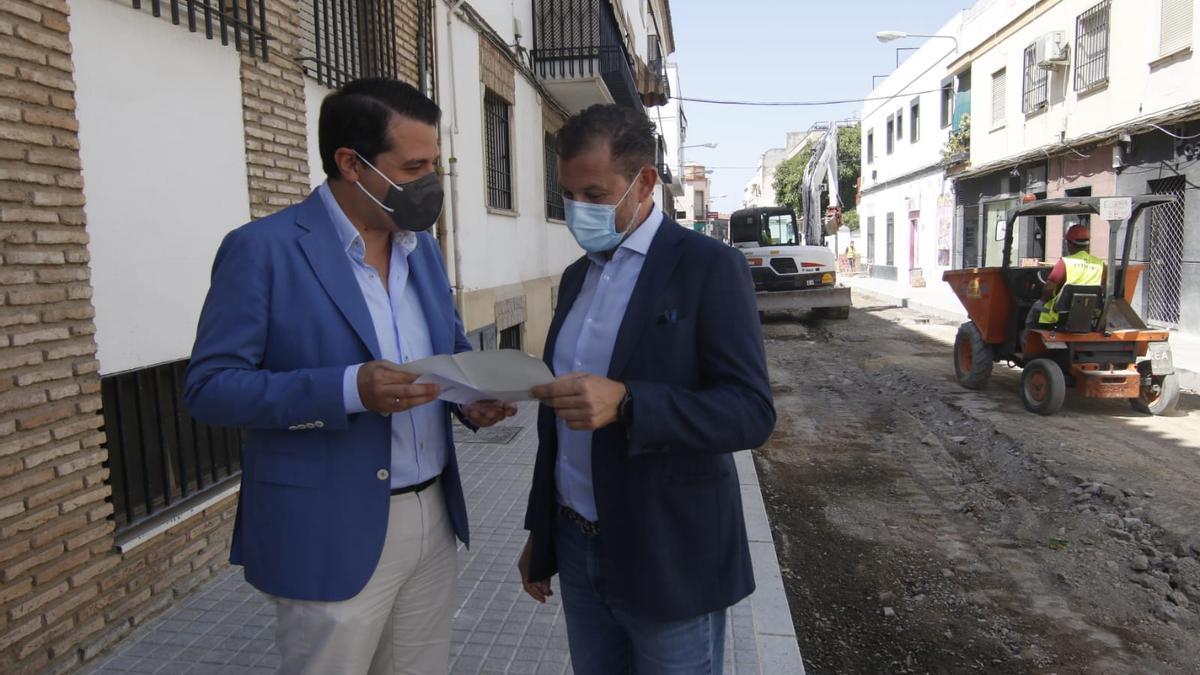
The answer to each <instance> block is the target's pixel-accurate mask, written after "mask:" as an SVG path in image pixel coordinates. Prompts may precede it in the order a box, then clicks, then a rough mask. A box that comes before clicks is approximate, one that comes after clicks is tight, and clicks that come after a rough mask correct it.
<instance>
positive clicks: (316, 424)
mask: <svg viewBox="0 0 1200 675" xmlns="http://www.w3.org/2000/svg"><path fill="white" fill-rule="evenodd" d="M313 426H314V427H316V428H318V429H324V428H325V423H324V422H322V421H321V420H317V421H316V422H313Z"/></svg>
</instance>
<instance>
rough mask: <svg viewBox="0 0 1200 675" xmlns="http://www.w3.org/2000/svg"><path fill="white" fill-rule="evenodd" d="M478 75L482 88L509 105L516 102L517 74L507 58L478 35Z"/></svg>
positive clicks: (489, 41) (487, 40)
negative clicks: (496, 95) (485, 88)
mask: <svg viewBox="0 0 1200 675" xmlns="http://www.w3.org/2000/svg"><path fill="white" fill-rule="evenodd" d="M479 74H480V79H481V80H482V81H483V86H485V87H487V88H488V89H491V90H492V91H493V92H495V93H497V94H499V95H500V97H501V98H503V99H504V100H506V101H508V102H509V103H512V104H516V102H517V74H516V69H514V68H513V65H512V62H511V61H509V60H508V56H507V55H505V54H504V53H503V52H501V51H500V50H499V49H498V48H497V47H496V46H495V45H494V44H492V41H491V40H489V39H487V38H486V37H484V35H483V34H480V35H479Z"/></svg>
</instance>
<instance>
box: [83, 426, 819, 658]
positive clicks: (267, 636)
mask: <svg viewBox="0 0 1200 675" xmlns="http://www.w3.org/2000/svg"><path fill="white" fill-rule="evenodd" d="M535 413H536V408H535V407H533V406H528V405H527V406H524V407H523V409H522V412H521V414H520V415H519V416H518V417H517V418H515V419H514V420H512V421H511V422H510V424H512V425H513V426H519V427H523V428H522V430H521V431H519V432H518V433H517V435H516V436H515V438H513V439H512V441H511V442H510V443H508V444H506V445H500V444H495V443H464V444H462V445H461V446H459V460H460V465H461V469H462V475H463V483H464V488H465V490H466V492H467V498H468V511H469V513H470V518H471V526H472V532H473V536H474V540H473V546H472V548H471V549H469V550H468V549H465V548H463V547H462V546H461V545H460V547H459V565H460V575H459V587H458V590H457V598H458V599H459V609H458V612H457V614H456V616H455V620H454V627H453V628H454V630H453V634H452V645H453V650H452V657H451V663H452V666H451V672H452V673H453V674H454V675H463V674H470V675H475V674H477V673H481V672H505V673H518V674H526V675H528V674H529V673H552V674H553V675H563V674H564V673H569V672H571V670H570V664H569V652H568V649H567V641H566V624H565V619H564V618H563V614H562V607H561V604H560V601H559V598H558V597H555V598H553V599H552V601H551V602H549V603H547V604H546V605H539V604H537V603H534V602H533V601H532V600H531V599H529V598H528V597H527V596H526V595H525V594H524V593H523V592H522V591H521V588H520V585H519V583H518V580H517V576H516V572H515V569H514V565H515V561H516V559H517V557H518V556H519V555H520V552H521V549H522V547H523V546H524V543H525V536H526V535H525V532H524V531H523V529H522V521H523V518H524V510H525V502H526V499H527V496H528V489H529V487H528V486H529V481H530V478H531V476H532V473H533V460H534V457H535V455H536V443H537V435H536V431H535V430H534V428H533V423H534V420H535ZM735 461H736V463H737V467H738V475H739V479H740V482H741V484H742V485H743V490H742V493H743V501H744V502H745V503H746V504H747V508H746V511H747V527H748V530H749V532H750V533H751V538H752V539H753V540H755V549H754V551H753V554H754V556H755V571H756V576H757V577H758V578H759V588H760V591H759V593H758V594H757V595H756V596H754V597H753V598H751V599H750V600H749V601H747V602H743V603H741V604H739V605H738V606H736V607H733V608H731V609H730V612H729V625H728V628H727V634H728V636H729V639H728V643H727V645H726V663H727V664H729V667H728V669H727V672H728V673H731V675H760V673H771V674H772V675H774V673H775V672H776V671H775V670H772V669H770V668H768V667H766V665H765V664H766V663H767V660H766V658H764V656H769V657H770V658H771V663H772V664H780V667H781V668H785V670H780V671H778V672H780V673H781V674H783V673H789V674H790V673H792V672H797V671H795V670H786V668H787V667H790V666H787V665H786V664H787V663H789V662H787V659H788V658H791V656H793V655H791V654H790V652H788V650H787V643H786V641H778V640H767V641H765V642H764V636H763V635H761V634H756V632H755V631H756V629H757V630H758V631H759V632H760V633H761V632H762V631H763V628H764V626H763V625H761V624H763V623H764V622H765V623H766V624H768V625H767V627H768V628H771V630H770V631H767V632H768V633H770V632H777V631H782V630H784V627H783V624H782V623H781V621H782V618H783V616H784V614H785V613H786V609H787V603H786V599H784V596H783V591H782V584H779V585H778V588H775V589H770V588H764V584H763V580H764V578H766V580H767V581H768V582H771V581H774V579H773V578H772V577H771V575H770V574H768V575H766V577H764V576H763V575H762V574H761V573H760V572H759V568H760V564H764V563H765V564H768V566H769V565H770V564H774V565H775V568H774V573H775V574H777V573H778V572H777V570H778V564H777V562H776V561H775V559H774V549H773V548H772V547H770V541H771V540H770V529H769V527H768V524H767V522H766V512H765V509H763V508H762V497H761V493H759V491H758V489H757V485H758V478H757V474H756V472H755V471H754V464H753V460H752V458H751V457H750V453H748V452H743V453H737V455H735ZM764 546H765V548H763V547H764ZM768 550H769V553H770V559H769V560H767V561H760V560H759V558H760V557H763V556H764V555H765V554H766V553H767V552H768ZM787 618H788V619H789V620H790V615H788V617H787ZM756 619H759V620H757V621H756ZM774 619H779V620H780V621H778V622H777V621H775V620H774ZM274 621H275V607H274V605H273V604H272V603H271V602H270V601H269V600H268V599H267V598H266V596H264V595H262V594H261V593H259V592H257V591H255V590H254V589H252V588H251V587H250V586H249V585H248V584H246V582H245V581H244V579H243V575H242V572H241V570H240V569H230V570H228V571H226V572H223V573H221V574H219V575H217V576H216V577H214V578H213V580H212V581H210V582H209V583H208V584H207V585H205V586H203V587H201V588H200V589H199V590H198V591H197V592H196V593H195V594H194V595H193V596H191V597H190V598H187V599H186V600H184V601H183V602H182V603H181V604H180V605H179V606H177V607H176V608H174V609H172V610H169V611H168V613H167V614H166V615H165V616H164V617H162V618H161V619H159V620H158V622H157V623H153V624H150V625H149V626H146V627H143V628H142V629H141V630H139V631H138V632H137V633H135V634H134V636H132V637H131V638H129V639H127V640H126V642H125V643H124V644H121V645H119V646H118V648H117V650H116V651H115V653H114V655H113V656H112V657H111V658H109V659H108V660H107V661H105V662H104V664H103V666H100V665H97V666H94V667H93V670H92V671H90V672H93V673H125V672H133V671H132V668H133V667H135V666H136V667H138V668H141V669H143V670H150V669H154V670H157V671H158V672H169V673H171V675H176V674H177V673H178V674H182V673H185V672H187V673H191V672H196V673H221V674H222V675H225V674H226V673H249V672H258V671H261V672H273V670H274V668H277V667H278V664H279V655H278V653H277V652H276V651H275V650H274ZM787 625H788V626H790V623H789V624H787ZM767 637H770V636H769V635H768V636H767ZM764 644H765V647H764ZM791 644H792V645H793V646H794V645H795V640H794V638H793V639H792V640H791ZM764 649H766V650H767V651H766V652H764ZM795 652H796V653H795V654H794V657H795V660H796V663H799V655H798V649H795ZM168 655H169V656H168ZM164 657H166V658H164ZM800 667H801V668H802V666H800ZM799 672H802V670H801V671H799Z"/></svg>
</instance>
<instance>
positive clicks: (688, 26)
mask: <svg viewBox="0 0 1200 675" xmlns="http://www.w3.org/2000/svg"><path fill="white" fill-rule="evenodd" d="M972 4H973V2H972V0H912V1H911V2H901V1H898V0H832V1H829V0H827V1H820V0H737V2H728V0H675V2H672V3H671V18H672V20H673V21H674V27H675V42H676V51H675V54H674V55H673V56H672V59H673V60H674V61H675V62H676V63H678V64H679V77H680V84H681V87H680V88H681V89H682V95H683V96H685V97H694V98H710V99H733V100H774V101H779V100H787V101H807V100H825V99H851V98H863V97H865V96H866V95H867V94H868V93H869V92H870V90H871V76H872V75H886V74H889V73H890V72H891V71H892V70H894V69H895V65H896V47H918V46H920V45H921V42H922V41H921V40H920V39H917V38H911V39H907V40H900V41H896V42H891V43H888V44H881V43H880V42H878V41H877V40H876V39H875V32H876V31H880V30H901V31H906V32H910V33H933V32H936V31H937V29H938V28H940V27H941V26H942V25H943V24H945V23H946V21H947V20H949V19H950V17H951V16H952V15H953V14H954V13H955V12H957V11H958V10H960V9H965V8H967V7H970V6H971V5H972ZM910 53H911V52H902V53H901V58H903V57H905V56H907V55H908V54H910ZM672 94H675V95H678V92H672ZM683 105H684V114H685V115H686V116H687V119H688V132H687V133H688V137H687V144H688V145H696V144H701V143H710V142H712V143H717V148H716V149H713V150H710V149H707V148H688V149H687V150H685V151H684V158H685V160H686V161H687V162H696V163H702V164H705V165H706V166H710V167H713V169H714V172H713V174H712V176H710V178H712V181H713V188H712V194H713V196H714V197H718V199H714V200H713V203H714V205H715V206H716V208H717V209H718V210H720V211H732V210H733V209H735V208H737V207H739V206H741V203H742V190H743V188H744V187H745V185H746V181H747V180H748V179H749V178H750V176H751V175H753V173H754V170H753V167H754V166H755V165H756V164H757V163H758V160H759V158H760V157H761V155H762V153H763V151H765V150H766V149H768V148H772V147H779V146H782V145H783V142H784V135H785V134H786V133H787V132H788V131H803V130H805V129H808V127H809V126H810V125H811V124H812V123H813V122H817V121H822V120H831V119H845V118H847V117H851V116H854V117H857V116H858V115H859V113H860V112H861V110H862V104H861V103H853V104H847V105H835V106H824V107H812V108H754V107H743V106H717V105H709V104H703V103H694V102H686V101H685V102H684V104H683ZM722 167H750V168H722ZM721 195H727V196H726V197H725V198H723V199H720V198H719V197H720V196H721Z"/></svg>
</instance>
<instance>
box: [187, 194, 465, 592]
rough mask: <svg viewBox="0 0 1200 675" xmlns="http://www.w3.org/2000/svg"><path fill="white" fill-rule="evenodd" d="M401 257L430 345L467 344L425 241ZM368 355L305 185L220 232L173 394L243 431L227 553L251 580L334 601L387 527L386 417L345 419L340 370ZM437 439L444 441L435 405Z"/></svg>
mask: <svg viewBox="0 0 1200 675" xmlns="http://www.w3.org/2000/svg"><path fill="white" fill-rule="evenodd" d="M417 236H418V238H419V245H418V246H417V248H416V250H414V251H413V252H412V253H411V254H410V256H409V269H410V281H409V283H412V284H413V285H414V286H415V287H416V289H417V293H418V295H419V297H420V299H421V308H422V309H423V310H424V313H425V319H426V323H427V324H428V327H429V335H430V338H431V342H432V343H433V348H434V351H435V352H436V353H438V354H449V353H455V352H461V351H466V350H469V349H470V344H469V343H468V342H467V339H466V336H465V335H464V334H463V328H462V323H461V321H459V318H458V314H457V312H456V311H455V309H454V304H453V301H452V299H451V293H450V286H449V283H448V282H447V280H446V272H445V269H444V267H443V265H442V259H441V254H440V252H439V251H438V247H437V242H436V241H435V240H434V238H433V237H432V236H430V235H429V234H426V233H421V234H419V235H417ZM379 358H380V351H379V344H378V340H377V339H376V337H375V329H374V327H373V324H372V322H371V315H370V312H369V310H368V309H367V305H366V301H365V300H364V299H363V295H362V290H361V289H360V288H359V286H358V282H357V281H356V280H355V278H354V273H353V271H352V269H351V267H350V262H349V260H348V258H347V257H346V252H345V248H344V246H343V245H342V242H341V240H340V239H339V238H338V236H337V232H336V230H335V229H334V224H333V222H332V221H331V220H330V218H329V215H328V212H327V211H326V209H325V206H324V204H323V203H322V202H321V198H320V196H319V195H317V194H316V193H315V192H314V193H313V194H312V195H311V196H309V198H308V199H306V200H305V201H303V202H302V203H300V204H297V205H295V206H292V207H289V208H287V209H284V210H282V211H280V212H278V213H275V214H272V215H270V216H268V217H266V218H263V219H262V220H258V221H255V222H252V223H250V224H248V225H245V226H243V227H241V228H239V229H237V230H234V231H233V232H231V233H230V234H229V235H228V236H227V237H226V238H225V241H224V242H223V243H222V244H221V247H220V249H219V251H218V252H217V257H216V262H215V263H214V265H213V273H212V286H211V288H210V289H209V292H208V298H207V299H206V300H205V302H204V309H203V311H202V312H201V315H200V325H199V329H198V331H197V335H196V345H195V348H194V349H193V351H192V359H191V363H190V365H189V366H188V370H187V377H186V384H185V391H184V398H185V401H186V403H187V406H188V408H189V410H190V411H191V414H192V415H193V416H194V417H195V418H196V419H199V420H201V421H203V422H207V423H208V424H213V425H219V426H227V427H240V428H241V429H243V430H244V432H245V433H244V445H243V450H242V489H241V495H240V499H239V501H238V510H237V520H236V524H235V527H234V532H233V545H232V553H231V562H233V563H234V564H237V565H243V566H245V572H246V580H247V581H249V582H250V583H251V584H253V585H254V586H255V587H256V588H258V589H260V590H262V591H264V592H266V593H270V594H272V595H277V596H281V597H285V598H294V599H299V600H322V601H337V600H345V599H347V598H351V597H353V596H355V595H357V594H358V592H359V591H361V590H362V589H363V587H364V586H365V585H366V583H367V581H368V580H369V579H370V577H371V574H372V573H373V572H374V571H375V567H376V564H377V563H378V561H379V556H380V553H381V551H382V550H383V540H384V536H385V534H386V532H387V521H388V501H389V499H390V490H391V483H390V480H388V478H387V475H386V474H383V473H381V470H383V469H388V468H389V467H390V466H391V422H390V420H389V418H387V417H384V416H382V415H379V414H377V413H374V412H364V413H359V414H355V415H347V414H346V409H345V403H344V402H343V400H342V378H343V373H344V371H345V369H346V367H347V366H349V365H353V364H356V363H363V362H366V361H370V360H373V359H379ZM445 424H446V438H447V439H452V438H453V436H452V434H451V432H450V417H449V413H447V415H446V420H445ZM442 479H443V484H444V488H445V494H446V506H447V508H448V509H449V512H450V518H451V521H452V522H453V525H454V530H455V532H456V533H457V535H458V537H459V539H461V540H462V541H463V542H464V543H465V542H467V541H468V531H467V509H466V503H465V501H464V499H463V490H462V484H461V481H460V479H459V473H458V462H457V459H456V456H455V453H454V447H453V441H451V447H450V448H449V463H448V465H447V466H446V469H445V471H444V472H443V474H442Z"/></svg>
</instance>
